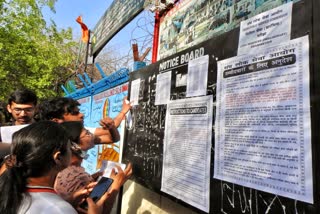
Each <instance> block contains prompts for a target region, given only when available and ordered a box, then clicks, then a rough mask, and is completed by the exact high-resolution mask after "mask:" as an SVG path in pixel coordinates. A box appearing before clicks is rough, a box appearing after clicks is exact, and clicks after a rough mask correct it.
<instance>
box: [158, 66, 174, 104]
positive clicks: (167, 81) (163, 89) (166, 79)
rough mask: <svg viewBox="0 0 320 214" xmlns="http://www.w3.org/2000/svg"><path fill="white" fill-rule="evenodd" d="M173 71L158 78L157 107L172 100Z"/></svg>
mask: <svg viewBox="0 0 320 214" xmlns="http://www.w3.org/2000/svg"><path fill="white" fill-rule="evenodd" d="M171 73H172V72H171V71H168V72H166V73H162V74H159V75H158V76H157V85H156V100H155V105H163V104H167V103H168V101H169V100H170V91H171Z"/></svg>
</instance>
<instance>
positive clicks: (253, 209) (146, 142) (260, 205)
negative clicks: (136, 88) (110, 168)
mask: <svg viewBox="0 0 320 214" xmlns="http://www.w3.org/2000/svg"><path fill="white" fill-rule="evenodd" d="M317 9H318V10H320V3H319V1H318V0H305V1H303V0H301V1H299V2H297V3H295V4H294V5H293V14H292V27H291V39H294V38H299V37H302V36H305V35H309V40H310V87H311V88H310V95H311V106H312V107H315V108H311V120H312V121H311V123H312V155H313V157H312V161H313V177H314V179H313V184H314V187H313V189H314V204H308V203H304V202H300V201H297V200H293V199H289V198H285V197H281V196H277V195H274V194H270V193H266V192H262V191H258V190H255V189H251V188H247V187H243V186H240V185H236V184H233V183H229V182H225V181H221V180H217V179H214V178H213V171H214V167H213V166H214V164H213V163H214V143H215V142H214V124H213V135H212V149H211V153H212V154H211V172H210V177H211V179H210V213H228V214H229V213H246V214H258V213H277V214H278V213H314V214H316V213H320V207H319V205H320V201H319V197H318V196H319V193H320V189H319V182H318V179H319V172H320V170H319V160H318V155H317V153H319V151H320V146H319V140H320V139H319V134H318V133H319V131H318V129H319V122H318V121H319V119H320V118H319V113H318V110H317V109H318V108H316V107H319V106H318V105H319V94H320V90H319V86H318V85H319V84H316V81H317V82H319V80H320V78H319V77H320V74H319V73H320V72H319V69H320V68H319V67H320V65H319V64H320V63H319V59H320V58H319V55H320V54H319V50H320V44H319V43H320V42H319V41H320V36H319V34H320V30H319V29H320V27H319V26H320V24H319V22H320V17H319V16H320V15H319V12H318V10H317ZM316 25H317V26H316ZM238 39H239V28H236V29H234V30H232V31H230V32H227V33H225V34H222V35H220V36H218V37H216V38H213V39H210V40H208V41H205V42H203V43H201V44H198V45H196V46H193V47H192V48H189V49H187V50H185V51H182V52H179V53H177V54H175V55H173V56H170V57H167V58H165V59H163V60H161V61H159V62H157V63H155V64H152V65H149V66H147V67H145V68H143V69H141V70H139V71H135V72H132V73H131V74H130V83H131V82H132V81H133V80H136V79H138V78H139V79H140V80H141V85H140V92H139V105H138V106H135V107H134V108H133V109H132V110H131V113H132V119H133V121H132V122H133V123H132V126H130V127H129V126H127V130H126V135H125V141H124V142H125V143H124V151H123V159H124V161H125V162H126V161H130V162H132V163H133V166H134V168H133V169H134V176H133V178H132V179H133V180H134V181H135V182H138V183H139V184H142V185H143V186H145V187H147V188H149V189H151V190H153V191H155V192H157V193H160V194H162V195H165V196H167V197H169V198H171V199H173V200H174V201H176V202H177V203H181V204H183V205H185V206H187V207H190V209H193V210H195V211H196V212H199V213H202V211H200V210H197V209H195V208H192V207H191V206H189V205H187V204H185V203H184V202H182V201H180V200H178V199H175V198H173V197H171V196H169V195H167V194H165V193H162V192H161V191H160V188H161V175H162V158H163V156H162V155H163V138H164V128H165V115H166V106H165V105H157V106H156V105H155V90H156V77H157V75H158V74H159V73H163V72H166V71H172V80H171V83H172V84H171V97H170V99H171V100H176V99H182V98H185V97H186V87H185V86H177V85H176V84H175V82H176V80H177V78H181V77H182V76H183V75H186V73H187V68H188V60H186V59H191V58H192V57H194V56H195V55H196V54H202V55H207V54H208V55H209V72H208V85H207V95H213V101H214V102H215V94H216V81H217V61H218V60H222V59H227V58H230V57H233V56H236V55H237V48H238ZM316 56H317V58H315V57H316ZM177 57H179V59H180V61H179V64H177V62H176V61H175V59H176V58H177ZM181 58H184V59H185V60H184V62H183V63H181ZM129 93H130V88H129ZM129 96H130V94H129ZM213 112H215V109H214V111H213ZM213 117H214V115H213ZM213 123H214V119H213Z"/></svg>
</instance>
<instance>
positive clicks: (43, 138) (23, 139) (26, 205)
mask: <svg viewBox="0 0 320 214" xmlns="http://www.w3.org/2000/svg"><path fill="white" fill-rule="evenodd" d="M70 144H71V143H70V140H69V135H68V134H67V132H66V130H65V129H64V128H63V127H61V125H59V124H58V123H55V122H51V121H41V122H37V123H33V124H30V125H29V126H27V127H25V128H23V129H21V130H19V131H17V132H16V133H14V134H13V138H12V147H11V153H10V155H9V156H7V157H6V159H5V164H6V168H7V169H6V170H5V171H4V172H3V174H2V175H1V176H0V189H1V193H0V213H1V214H6V213H9V214H16V213H19V214H20V213H30V214H31V213H46V214H50V213H52V214H53V213H68V214H72V213H77V211H76V210H75V209H74V208H73V207H72V206H71V205H70V204H69V203H68V202H66V201H65V200H63V199H62V198H61V197H60V196H59V195H58V194H57V193H56V192H55V191H54V189H53V185H54V181H55V178H56V176H57V174H58V173H59V172H60V171H61V170H63V169H64V168H66V167H67V166H68V165H69V163H70V158H71V151H70ZM120 170H121V169H120ZM124 178H125V176H124V172H123V171H119V173H118V174H113V179H114V180H115V182H114V184H113V188H111V189H112V190H113V192H114V190H117V189H118V187H119V186H120V185H122V184H123V182H124ZM113 192H109V193H106V194H104V195H103V196H102V198H101V199H100V200H99V201H98V202H97V203H96V204H95V203H94V202H93V201H92V199H90V198H88V199H87V202H88V211H87V213H88V214H92V213H97V214H99V213H105V212H104V207H105V206H107V205H108V202H106V201H107V199H108V198H110V197H112V195H113V194H114V193H113ZM109 201H110V199H109Z"/></svg>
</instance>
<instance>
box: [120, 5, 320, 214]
mask: <svg viewBox="0 0 320 214" xmlns="http://www.w3.org/2000/svg"><path fill="white" fill-rule="evenodd" d="M181 2H182V1H181ZM197 2H199V4H200V6H201V4H205V2H209V3H212V2H218V1H197ZM219 2H221V1H219ZM223 2H224V3H223V4H224V5H225V6H227V5H239V7H240V4H241V5H244V6H250V4H251V3H254V5H255V7H256V8H255V10H256V11H255V12H256V13H255V14H257V15H259V14H262V10H260V9H259V8H260V6H263V5H266V4H267V3H268V4H269V5H273V6H270V8H268V9H275V11H273V10H269V12H267V13H266V14H263V17H261V18H259V19H258V18H257V17H252V18H253V19H252V20H250V19H248V22H250V21H251V23H254V22H256V26H254V27H251V26H249V27H250V29H251V31H255V32H256V33H257V32H261V31H262V32H266V31H267V28H268V27H272V28H273V29H274V30H273V32H274V31H277V30H279V27H280V26H281V21H280V20H281V17H284V16H287V18H286V19H291V22H292V23H291V24H290V28H287V25H286V27H283V26H282V27H281V29H280V32H282V33H280V34H278V33H277V34H275V35H280V36H284V35H288V34H289V39H283V43H280V42H279V43H277V45H276V46H268V44H267V43H269V42H266V44H264V42H261V41H269V40H270V38H268V37H267V35H264V36H266V37H259V35H258V33H257V35H256V37H255V38H258V37H259V38H262V39H259V40H261V41H259V40H255V41H259V42H261V43H260V44H261V45H259V48H258V47H255V51H254V52H253V53H251V52H250V51H249V52H246V53H241V55H239V54H238V52H239V50H238V47H239V46H240V45H239V44H245V43H246V44H249V45H250V41H248V40H245V39H243V38H246V36H241V35H242V34H243V33H244V35H247V36H249V34H250V36H251V35H253V34H251V33H248V34H246V32H248V31H247V29H244V27H245V26H246V27H248V25H250V24H248V23H246V24H247V25H243V26H240V22H239V23H238V25H237V26H235V27H234V28H232V29H229V30H228V31H227V32H224V33H223V34H221V35H220V36H219V35H218V36H216V37H214V38H212V39H210V40H207V41H205V42H202V43H199V44H196V45H192V47H190V46H189V48H187V49H185V50H183V51H180V52H178V53H175V54H173V55H171V54H172V53H170V56H169V57H166V58H164V59H162V60H160V61H159V62H157V63H155V64H152V65H150V66H148V67H145V68H143V69H141V70H139V71H137V72H133V73H131V74H130V87H129V96H130V100H131V101H133V102H134V103H135V106H134V107H133V109H132V111H131V112H132V123H131V126H130V127H128V128H127V130H126V135H125V138H126V140H125V145H124V160H125V161H130V162H132V163H133V164H134V177H133V181H135V182H136V183H138V184H139V185H142V186H144V187H145V188H147V189H149V190H152V191H154V192H155V193H157V194H159V195H157V196H155V197H152V198H153V199H152V200H154V201H157V200H159V202H155V203H156V204H160V209H163V210H164V211H166V209H165V207H161V206H162V205H161V201H165V200H167V199H164V198H169V199H170V200H172V201H173V203H178V204H181V205H183V206H185V207H187V209H188V211H187V212H190V213H191V212H196V213H248V214H249V213H250V214H251V213H254V214H255V213H319V212H320V201H319V198H318V195H319V192H320V188H319V182H318V179H317V178H318V177H319V174H320V171H319V170H318V168H319V165H318V164H319V155H318V154H317V153H319V151H320V147H319V145H318V143H317V142H318V141H319V140H320V139H319V134H318V131H317V129H318V127H319V122H318V121H319V119H320V118H319V117H320V115H319V113H318V112H317V109H316V107H319V104H320V102H319V101H320V100H319V92H320V87H319V86H317V84H316V82H317V81H319V74H317V72H316V71H317V70H318V69H319V67H320V65H319V60H318V59H315V58H314V56H319V51H318V50H319V47H320V46H319V43H320V42H319V41H320V38H319V26H316V24H314V23H316V22H315V20H318V19H317V18H319V15H318V14H316V13H315V11H316V10H317V9H319V8H320V5H319V2H317V1H306V0H300V1H296V2H295V3H294V4H293V5H292V7H291V6H289V7H287V8H285V7H286V6H288V5H285V6H283V7H280V8H275V7H276V6H279V5H281V4H284V3H286V2H287V1H246V2H247V3H244V2H245V1H223ZM289 4H290V3H289ZM194 5H197V4H194ZM180 6H181V7H182V6H183V5H182V3H181V5H180ZM244 6H243V7H244ZM263 12H264V10H263ZM279 14H282V15H279ZM178 18H179V17H178ZM269 18H270V19H269ZM181 19H182V17H181ZM266 20H268V21H266ZM275 20H277V21H276V22H274V21H275ZM266 22H270V24H271V25H268V26H267V27H266V26H264V24H265V23H266ZM274 23H278V24H274ZM275 25H276V26H275ZM261 26H264V27H263V30H261ZM168 34H169V33H168ZM240 37H241V38H242V39H243V40H239V38H240ZM278 37H279V36H274V37H273V38H271V42H274V41H275V39H276V38H278ZM251 41H253V40H251ZM179 44H180V43H179ZM205 56H206V57H207V60H208V61H207V63H202V64H201V63H199V62H197V63H198V64H201V65H200V66H198V65H197V64H195V63H194V60H195V59H201V60H202V59H203V57H205ZM203 65H205V66H204V67H203ZM204 70H205V72H206V74H207V76H206V78H207V82H206V83H205V93H203V88H202V82H201V81H202V80H203V78H199V77H203V76H197V75H196V74H197V71H198V73H199V75H200V73H201V75H203V71H204ZM166 73H169V75H167V76H169V78H167V79H168V80H167V81H168V82H169V83H167V84H164V83H163V82H160V80H161V81H165V80H163V79H166V77H165V76H164V75H163V74H166ZM160 76H161V78H160ZM200 80H201V81H200ZM192 81H193V82H196V81H200V82H198V83H199V84H196V83H192ZM160 84H161V85H163V87H164V88H165V87H166V88H167V89H168V88H169V98H168V97H167V98H164V99H162V98H159V97H158V96H159V95H158V93H159V91H161V92H163V93H164V94H166V93H168V92H167V89H163V87H162V89H161V87H160V88H159V87H158V86H159V85H160ZM197 86H199V87H197ZM195 88H196V89H195ZM193 89H195V90H194V91H192V90H193ZM201 91H202V92H201ZM192 92H193V93H192ZM207 96H210V99H211V101H212V103H213V105H212V107H210V106H211V105H207V107H206V108H212V115H211V116H212V117H211V118H212V126H203V130H205V129H211V130H212V135H211V136H212V139H211V141H210V143H211V149H210V151H211V154H210V155H208V154H206V153H205V152H203V153H201V152H199V151H201V150H199V146H201V145H203V144H201V143H200V140H199V144H192V146H191V147H189V148H188V150H189V151H186V150H185V148H184V147H176V148H174V149H171V150H170V151H168V149H167V148H172V147H168V145H169V146H172V145H170V142H169V144H168V140H166V138H167V137H168V136H171V137H170V139H171V141H175V142H178V140H180V141H179V142H180V144H183V145H186V144H185V143H186V142H189V141H190V139H193V138H194V135H190V133H189V131H194V130H192V125H188V124H190V123H189V122H190V121H191V122H193V121H197V120H195V119H197V118H199V117H197V116H195V117H193V118H190V117H186V118H187V120H186V121H184V119H186V118H181V117H179V118H178V117H174V118H173V117H172V116H173V115H175V114H181V115H182V114H185V115H189V114H195V115H197V114H202V112H210V111H209V110H208V109H206V108H205V105H204V104H201V105H200V106H199V108H194V109H190V108H189V106H190V105H192V104H195V106H196V105H198V104H197V103H196V102H195V101H194V100H193V99H194V98H193V97H196V98H203V97H207ZM159 100H162V101H163V100H165V101H164V103H163V102H159ZM168 100H170V101H168ZM176 101H178V102H176ZM188 101H189V102H190V103H188ZM180 102H184V104H183V105H181V103H180ZM197 102H198V101H197ZM179 105H180V107H179ZM168 109H169V112H168ZM177 112H178V113H177ZM181 112H184V113H181ZM168 115H169V116H168ZM170 116H171V117H170ZM172 118H173V119H172ZM168 121H169V122H170V124H171V126H170V127H173V126H172V124H174V122H176V125H177V126H176V127H173V128H174V129H175V130H177V127H178V128H181V130H184V131H181V132H180V133H179V131H177V132H173V131H170V130H169V131H168V129H167V127H168ZM181 121H183V124H185V126H181ZM186 122H187V123H186ZM199 123H200V122H199V121H198V122H197V123H194V126H197V125H199ZM185 130H188V131H185ZM203 130H201V133H202V132H203ZM199 132H200V129H199ZM192 133H193V132H192ZM177 139H178V140H177ZM199 139H200V138H199ZM202 140H203V139H202ZM202 140H201V142H202ZM177 148H178V149H177ZM172 150H174V151H172ZM181 151H183V152H191V153H185V154H186V155H185V156H183V155H182V154H181V153H179V152H181ZM175 152H177V153H175ZM172 154H173V156H174V154H177V155H176V156H174V157H176V159H175V158H174V157H173V159H170V160H172V161H173V163H175V164H173V165H170V164H167V163H165V160H166V158H168V156H170V155H172ZM177 157H179V158H178V159H177ZM199 157H201V158H202V159H204V158H209V160H210V167H209V168H210V169H209V171H210V172H209V185H210V188H209V189H210V192H209V196H205V195H202V196H203V198H201V200H200V201H203V200H206V199H207V198H206V197H209V205H203V206H201V204H200V203H197V201H196V200H193V201H192V198H191V196H192V195H196V194H194V193H195V192H197V193H201V191H202V190H201V189H196V190H195V191H193V192H189V189H179V188H180V187H181V183H184V182H190V183H189V184H190V185H189V186H193V185H194V184H200V183H201V184H206V182H207V180H205V179H202V177H201V176H195V175H194V171H195V170H194V169H197V168H200V167H201V168H202V169H204V170H208V169H207V168H203V167H204V164H199V163H201V162H200V160H202V159H197V158H199ZM187 164H188V165H187ZM186 166H187V167H186ZM193 167H194V168H193ZM164 172H166V173H164ZM168 172H169V174H170V173H171V174H174V175H179V174H181V177H182V178H181V180H178V179H177V178H170V177H168V176H167V174H168ZM177 172H178V173H177ZM164 174H165V175H164ZM168 178H169V179H168ZM183 178H185V179H183ZM170 179H171V180H170ZM164 181H165V182H167V183H165V182H164ZM179 181H180V182H179ZM187 184H188V183H187ZM163 186H166V188H163ZM168 189H169V190H168ZM148 194H150V193H147V194H146V195H148ZM186 195H187V196H190V197H189V198H188V197H185V196H186ZM146 197H147V196H146ZM137 198H143V196H141V195H140V194H139V196H137ZM137 200H138V201H139V199H137ZM137 200H136V198H135V196H134V193H132V194H131V195H130V196H129V197H128V201H129V204H131V205H132V203H133V202H134V201H137ZM198 201H199V199H198ZM130 202H132V203H130ZM164 206H165V205H164ZM130 209H131V210H130ZM139 209H141V207H140V208H139ZM127 211H132V212H134V210H133V208H132V206H131V207H130V206H129V207H127ZM140 211H141V210H140ZM173 213H175V211H173ZM176 213H178V211H176Z"/></svg>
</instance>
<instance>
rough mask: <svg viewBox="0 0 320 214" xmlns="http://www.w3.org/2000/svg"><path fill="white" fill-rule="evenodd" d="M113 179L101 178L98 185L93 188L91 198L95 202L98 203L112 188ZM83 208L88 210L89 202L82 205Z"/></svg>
mask: <svg viewBox="0 0 320 214" xmlns="http://www.w3.org/2000/svg"><path fill="white" fill-rule="evenodd" d="M112 182H113V179H111V178H106V177H101V179H100V180H99V182H98V183H97V185H96V186H95V187H94V188H93V190H92V192H91V193H90V195H89V197H90V198H92V200H93V201H94V202H97V201H98V200H99V199H100V198H101V196H102V195H103V194H104V193H105V192H107V191H108V189H109V187H110V186H111V184H112ZM80 207H81V208H83V209H88V203H87V201H84V202H83V203H82V204H81V205H80Z"/></svg>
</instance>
